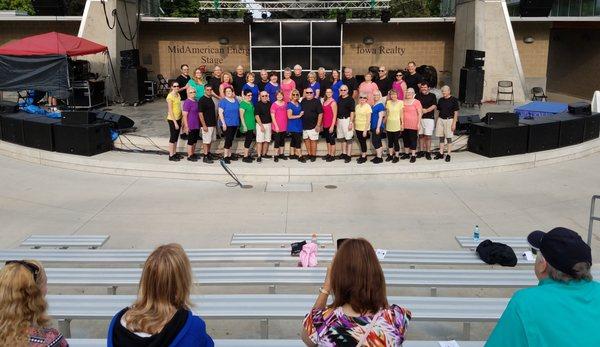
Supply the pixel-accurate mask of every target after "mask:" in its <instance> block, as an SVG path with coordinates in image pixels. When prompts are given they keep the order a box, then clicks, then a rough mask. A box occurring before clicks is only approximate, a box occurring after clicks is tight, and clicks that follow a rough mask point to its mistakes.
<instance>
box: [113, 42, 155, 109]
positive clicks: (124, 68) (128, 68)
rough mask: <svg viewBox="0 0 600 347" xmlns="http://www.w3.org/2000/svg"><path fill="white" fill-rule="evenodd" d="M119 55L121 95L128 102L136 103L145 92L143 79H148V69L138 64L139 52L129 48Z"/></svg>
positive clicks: (141, 98)
mask: <svg viewBox="0 0 600 347" xmlns="http://www.w3.org/2000/svg"><path fill="white" fill-rule="evenodd" d="M120 55H121V96H122V97H123V101H124V102H126V103H128V104H138V103H140V102H141V101H143V100H144V95H145V94H146V90H145V85H144V81H146V80H147V79H148V70H146V69H145V68H144V67H141V66H140V52H139V50H137V49H130V50H125V51H121V52H120Z"/></svg>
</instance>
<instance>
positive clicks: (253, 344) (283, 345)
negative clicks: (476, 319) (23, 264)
mask: <svg viewBox="0 0 600 347" xmlns="http://www.w3.org/2000/svg"><path fill="white" fill-rule="evenodd" d="M214 342H215V346H217V347H306V345H305V344H304V342H302V340H300V339H297V340H250V339H248V340H220V339H215V340H214ZM457 342H458V345H459V346H460V347H483V345H484V344H485V341H457ZM69 346H70V347H106V340H104V339H69ZM402 347H440V345H439V343H438V342H437V341H406V342H404V343H403V344H402Z"/></svg>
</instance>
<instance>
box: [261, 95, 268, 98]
mask: <svg viewBox="0 0 600 347" xmlns="http://www.w3.org/2000/svg"><path fill="white" fill-rule="evenodd" d="M267 96H268V95H261V96H260V97H261V98H266V97H267Z"/></svg>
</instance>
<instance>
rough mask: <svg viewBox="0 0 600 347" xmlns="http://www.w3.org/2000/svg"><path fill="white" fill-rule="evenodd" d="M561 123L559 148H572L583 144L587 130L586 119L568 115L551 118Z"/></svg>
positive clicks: (562, 114) (563, 114)
mask: <svg viewBox="0 0 600 347" xmlns="http://www.w3.org/2000/svg"><path fill="white" fill-rule="evenodd" d="M551 117H552V118H554V119H557V120H559V121H560V135H559V140H558V146H559V147H564V146H570V145H575V144H578V143H582V142H583V131H584V129H585V118H583V117H578V116H574V115H571V114H568V113H561V114H557V115H554V116H551Z"/></svg>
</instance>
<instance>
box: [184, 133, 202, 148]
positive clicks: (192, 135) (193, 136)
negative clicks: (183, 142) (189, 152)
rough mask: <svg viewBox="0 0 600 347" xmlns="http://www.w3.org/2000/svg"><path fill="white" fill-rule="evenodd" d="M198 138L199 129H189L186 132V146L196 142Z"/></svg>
mask: <svg viewBox="0 0 600 347" xmlns="http://www.w3.org/2000/svg"><path fill="white" fill-rule="evenodd" d="M199 138H200V129H193V130H190V131H189V133H188V140H187V141H188V142H187V143H188V146H193V145H195V144H196V142H198V139H199Z"/></svg>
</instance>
